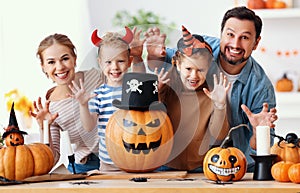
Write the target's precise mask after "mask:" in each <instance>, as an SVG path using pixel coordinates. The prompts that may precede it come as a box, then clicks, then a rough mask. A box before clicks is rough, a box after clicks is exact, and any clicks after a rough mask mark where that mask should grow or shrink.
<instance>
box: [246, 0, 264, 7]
mask: <svg viewBox="0 0 300 193" xmlns="http://www.w3.org/2000/svg"><path fill="white" fill-rule="evenodd" d="M247 7H248V8H249V9H264V8H266V3H265V1H264V0H248V1H247Z"/></svg>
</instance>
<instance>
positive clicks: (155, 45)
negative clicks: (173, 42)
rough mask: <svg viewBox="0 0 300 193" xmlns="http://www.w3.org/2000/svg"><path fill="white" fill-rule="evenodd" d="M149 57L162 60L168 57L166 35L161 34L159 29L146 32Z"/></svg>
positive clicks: (155, 28) (150, 29)
mask: <svg viewBox="0 0 300 193" xmlns="http://www.w3.org/2000/svg"><path fill="white" fill-rule="evenodd" d="M144 36H145V37H146V46H147V52H148V57H154V58H161V57H165V56H166V47H165V41H166V37H167V36H166V34H161V33H160V29H159V28H157V27H154V28H149V29H148V30H147V32H145V34H144Z"/></svg>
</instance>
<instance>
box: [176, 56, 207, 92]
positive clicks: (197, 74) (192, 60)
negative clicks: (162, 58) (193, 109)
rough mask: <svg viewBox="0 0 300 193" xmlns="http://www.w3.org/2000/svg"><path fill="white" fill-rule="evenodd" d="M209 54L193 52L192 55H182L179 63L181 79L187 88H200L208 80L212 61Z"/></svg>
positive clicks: (178, 68)
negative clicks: (207, 76)
mask: <svg viewBox="0 0 300 193" xmlns="http://www.w3.org/2000/svg"><path fill="white" fill-rule="evenodd" d="M210 58H211V56H210V55H209V54H208V52H207V54H201V55H200V54H193V55H192V56H190V57H187V56H185V55H183V56H182V58H181V62H179V63H178V64H177V70H178V71H179V72H180V78H181V81H182V83H183V85H184V87H185V89H186V90H190V91H193V90H196V89H198V88H199V87H200V86H201V85H202V84H203V83H204V82H205V80H206V74H207V71H208V69H209V66H210V63H211V59H210Z"/></svg>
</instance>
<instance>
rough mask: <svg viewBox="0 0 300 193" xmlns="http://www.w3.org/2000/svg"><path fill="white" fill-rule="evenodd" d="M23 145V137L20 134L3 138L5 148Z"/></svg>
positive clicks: (11, 134)
mask: <svg viewBox="0 0 300 193" xmlns="http://www.w3.org/2000/svg"><path fill="white" fill-rule="evenodd" d="M23 144H24V137H23V135H22V134H21V133H16V132H13V133H10V134H8V135H7V136H6V137H5V145H6V146H18V145H23Z"/></svg>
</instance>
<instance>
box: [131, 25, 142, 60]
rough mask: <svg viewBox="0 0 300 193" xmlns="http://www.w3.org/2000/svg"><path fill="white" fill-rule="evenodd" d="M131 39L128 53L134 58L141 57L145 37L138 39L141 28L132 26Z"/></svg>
mask: <svg viewBox="0 0 300 193" xmlns="http://www.w3.org/2000/svg"><path fill="white" fill-rule="evenodd" d="M132 32H133V40H132V41H131V43H130V44H129V47H130V55H131V56H133V57H136V58H142V54H143V46H144V42H145V41H146V38H144V39H140V35H141V33H142V30H139V31H137V28H136V27H134V28H133V30H132Z"/></svg>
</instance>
